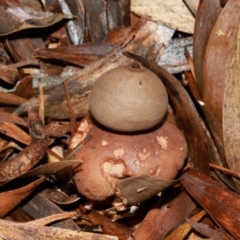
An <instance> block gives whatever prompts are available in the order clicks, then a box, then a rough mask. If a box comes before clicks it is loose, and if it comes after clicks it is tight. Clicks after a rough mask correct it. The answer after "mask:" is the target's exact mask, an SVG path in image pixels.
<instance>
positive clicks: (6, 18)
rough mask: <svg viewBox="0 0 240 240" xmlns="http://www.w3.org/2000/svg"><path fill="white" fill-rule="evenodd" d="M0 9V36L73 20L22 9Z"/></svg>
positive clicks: (64, 16)
mask: <svg viewBox="0 0 240 240" xmlns="http://www.w3.org/2000/svg"><path fill="white" fill-rule="evenodd" d="M0 9H1V10H0V11H1V13H2V14H1V16H0V21H1V22H2V23H3V24H2V25H1V27H0V36H7V35H9V34H12V33H16V32H19V31H22V30H24V29H31V28H44V27H48V26H51V25H53V24H55V23H57V22H59V21H62V20H63V19H73V16H70V15H65V14H61V13H50V12H37V11H33V10H31V11H30V10H29V9H24V8H22V7H21V8H20V7H14V8H11V7H4V6H0ZM4 23H5V24H4ZM10 23H11V24H10Z"/></svg>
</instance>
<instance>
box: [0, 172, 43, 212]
mask: <svg viewBox="0 0 240 240" xmlns="http://www.w3.org/2000/svg"><path fill="white" fill-rule="evenodd" d="M44 180H45V177H42V178H40V179H38V180H36V181H34V182H32V183H30V184H28V185H26V186H24V187H21V188H18V189H14V190H10V191H6V192H1V193H0V198H1V202H0V217H3V216H5V215H6V214H7V213H8V212H10V211H11V210H12V209H13V208H14V207H16V206H17V205H18V204H19V203H21V202H22V201H23V200H24V199H25V198H26V197H27V196H28V195H29V194H30V193H32V192H33V191H34V189H35V188H36V187H38V186H39V185H40V184H41V183H42V182H43V181H44Z"/></svg>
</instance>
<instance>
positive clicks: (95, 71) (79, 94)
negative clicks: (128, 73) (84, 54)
mask: <svg viewBox="0 0 240 240" xmlns="http://www.w3.org/2000/svg"><path fill="white" fill-rule="evenodd" d="M106 62H107V63H108V64H107V65H106ZM131 62H132V60H131V59H129V58H127V57H125V56H123V55H119V56H110V57H105V58H103V59H101V60H99V61H97V62H95V63H93V65H89V67H86V68H85V69H84V70H82V71H81V72H80V73H78V74H75V75H74V76H72V77H70V78H69V80H67V88H68V91H69V94H70V97H71V104H72V108H73V109H74V113H75V115H76V116H77V117H83V116H85V115H86V114H87V113H88V111H89V105H88V98H89V94H90V91H91V89H92V87H93V84H94V82H95V81H96V80H97V78H98V77H100V76H101V75H102V74H103V73H104V72H106V71H108V70H110V69H113V68H116V67H118V66H121V65H127V64H130V63H131ZM59 106H61V111H58V109H59ZM28 107H32V108H35V109H36V108H38V99H37V98H32V99H30V100H29V101H27V102H26V103H24V104H23V105H21V106H20V107H19V108H18V109H17V110H16V111H15V113H16V114H19V113H22V112H25V111H26V110H27V109H28ZM45 116H46V117H50V118H53V119H67V118H69V109H68V106H67V101H66V95H65V92H64V88H63V86H62V85H59V86H57V87H56V88H54V89H52V90H51V91H50V92H49V93H48V94H47V95H45Z"/></svg>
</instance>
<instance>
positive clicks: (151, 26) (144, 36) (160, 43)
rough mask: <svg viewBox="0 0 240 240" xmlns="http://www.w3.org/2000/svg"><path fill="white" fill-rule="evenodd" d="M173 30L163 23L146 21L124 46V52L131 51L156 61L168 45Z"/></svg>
mask: <svg viewBox="0 0 240 240" xmlns="http://www.w3.org/2000/svg"><path fill="white" fill-rule="evenodd" d="M173 34H174V30H172V29H170V28H168V27H165V26H163V25H159V24H156V23H154V22H151V21H146V22H145V24H144V25H143V27H142V28H141V29H140V30H139V31H138V33H137V34H136V36H135V38H134V40H133V41H132V42H131V43H130V44H128V45H127V46H126V47H125V49H124V50H125V51H126V52H130V53H133V54H135V55H139V56H142V57H145V58H150V57H151V59H152V60H153V61H156V62H158V61H159V60H160V59H161V56H162V55H163V53H164V51H165V49H166V47H167V46H168V44H169V42H170V40H171V39H172V36H173Z"/></svg>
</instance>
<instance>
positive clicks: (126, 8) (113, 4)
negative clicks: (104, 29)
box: [107, 0, 131, 31]
mask: <svg viewBox="0 0 240 240" xmlns="http://www.w3.org/2000/svg"><path fill="white" fill-rule="evenodd" d="M107 18H108V27H109V30H110V31H114V30H118V29H121V28H123V27H127V26H129V25H130V24H131V20H130V0H124V1H115V0H108V1H107Z"/></svg>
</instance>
